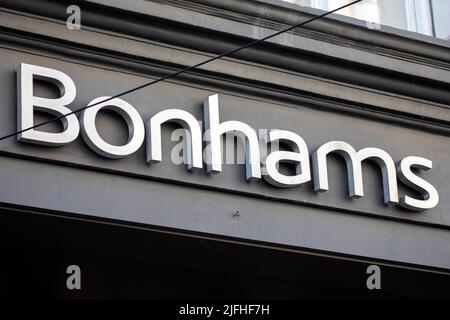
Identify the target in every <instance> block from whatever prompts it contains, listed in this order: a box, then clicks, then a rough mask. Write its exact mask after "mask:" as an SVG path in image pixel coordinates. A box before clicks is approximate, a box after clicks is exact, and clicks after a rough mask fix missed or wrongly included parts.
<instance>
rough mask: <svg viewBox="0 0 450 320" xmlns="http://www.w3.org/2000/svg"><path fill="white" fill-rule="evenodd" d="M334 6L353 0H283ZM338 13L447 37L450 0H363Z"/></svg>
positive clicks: (449, 25)
mask: <svg viewBox="0 0 450 320" xmlns="http://www.w3.org/2000/svg"><path fill="white" fill-rule="evenodd" d="M283 1H286V2H290V3H295V4H299V5H302V6H309V7H313V8H317V9H322V10H327V11H328V10H333V9H336V8H338V7H340V6H343V5H345V4H347V3H350V2H351V1H352V0H283ZM338 13H339V14H342V15H345V16H349V17H353V18H356V19H361V20H366V21H370V22H374V23H378V24H382V25H387V26H391V27H394V28H399V29H403V30H408V31H413V32H418V33H421V34H425V35H429V36H435V37H438V38H442V39H446V40H450V18H449V17H450V0H363V1H362V2H360V3H357V4H355V5H353V6H350V7H347V8H345V9H342V10H341V11H339V12H338Z"/></svg>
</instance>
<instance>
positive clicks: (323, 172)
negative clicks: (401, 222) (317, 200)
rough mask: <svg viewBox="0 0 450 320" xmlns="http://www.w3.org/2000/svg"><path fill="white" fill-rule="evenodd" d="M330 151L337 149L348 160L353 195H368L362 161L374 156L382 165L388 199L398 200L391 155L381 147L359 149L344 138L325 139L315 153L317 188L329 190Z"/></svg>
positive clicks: (349, 183)
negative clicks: (341, 139) (365, 192)
mask: <svg viewBox="0 0 450 320" xmlns="http://www.w3.org/2000/svg"><path fill="white" fill-rule="evenodd" d="M330 153H337V154H339V155H340V156H342V157H343V158H344V160H345V163H346V166H347V177H348V185H349V196H350V197H351V198H359V197H362V196H364V187H363V177H362V166H361V163H362V161H364V160H367V159H370V160H373V161H375V162H376V163H377V164H378V166H379V167H380V169H381V173H382V178H383V192H384V203H386V204H388V203H398V190H397V174H396V169H395V163H394V161H393V160H392V158H391V156H390V155H389V154H388V153H387V152H386V151H383V150H381V149H378V148H364V149H361V150H360V151H358V152H356V151H355V149H354V148H353V147H352V146H351V145H349V144H348V143H346V142H343V141H331V142H328V143H325V144H324V145H322V146H321V147H320V148H319V149H317V150H316V151H315V152H314V153H313V154H312V162H313V172H314V190H315V191H319V192H324V191H328V168H327V155H328V154H330Z"/></svg>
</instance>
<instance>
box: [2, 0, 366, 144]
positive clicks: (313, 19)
mask: <svg viewBox="0 0 450 320" xmlns="http://www.w3.org/2000/svg"><path fill="white" fill-rule="evenodd" d="M361 1H362V0H356V1H353V2H350V3H348V4H346V5H344V6H341V7H339V8H336V9H334V10H331V11H328V12H325V13H323V14H321V15H319V16H316V17H314V18H311V19H309V20H306V21H304V22H301V23H298V24H296V25H293V26H290V27H287V28H286V29H283V30H280V31H277V32H275V33H272V34H271V35H268V36H266V37H263V38H261V39H257V40H254V41H252V42H249V43H247V44H245V45H243V46H241V47H237V48H234V49H232V50H230V51H227V52H225V53H222V54H220V55H218V56H215V57H212V58H209V59H207V60H204V61H202V62H199V63H197V64H194V65H192V66H190V67H186V68H184V69H181V70H178V71H176V72H173V73H170V74H168V75H165V76H164V77H161V78H159V79H156V80H153V81H150V82H148V83H145V84H143V85H140V86H138V87H135V88H132V89H129V90H127V91H124V92H122V93H119V94H116V95H114V96H111V97H109V98H107V99H104V100H102V101H98V102H96V103H93V104H90V105H87V106H84V107H82V108H79V109H76V110H74V111H72V112H69V113H67V114H64V115H61V116H58V117H55V118H52V119H49V120H47V121H44V122H41V123H38V124H36V125H34V126H31V127H29V128H25V129H22V130H20V131H16V132H14V133H11V134H8V135H6V136H3V137H1V138H0V141H2V140H5V139H8V138H11V137H14V136H16V135H18V134H21V133H23V132H26V131H28V130H32V129H35V128H38V127H41V126H44V125H46V124H48V123H51V122H53V121H58V120H61V119H63V118H65V117H67V116H70V115H72V114H75V113H78V112H81V111H83V110H86V109H88V108H91V107H94V106H96V105H99V104H102V103H105V102H108V101H111V100H113V99H116V98H119V97H122V96H124V95H127V94H129V93H132V92H135V91H138V90H140V89H143V88H146V87H149V86H151V85H154V84H156V83H158V82H161V81H164V80H167V79H169V78H173V77H176V76H178V75H180V74H182V73H184V72H187V71H190V70H192V69H195V68H198V67H200V66H203V65H205V64H207V63H210V62H213V61H215V60H218V59H221V58H223V57H225V56H229V55H232V54H233V53H236V52H238V51H241V50H243V49H245V48H248V47H251V46H254V45H257V44H259V43H261V42H264V41H266V40H268V39H271V38H273V37H276V36H278V35H280V34H282V33H285V32H288V31H291V30H292V29H295V28H299V27H302V26H304V25H305V24H308V23H311V22H313V21H316V20H319V19H321V18H323V17H325V16H328V15H330V14H332V13H334V12H336V11H339V10H342V9H344V8H347V7H349V6H351V5H354V4H356V3H358V2H361Z"/></svg>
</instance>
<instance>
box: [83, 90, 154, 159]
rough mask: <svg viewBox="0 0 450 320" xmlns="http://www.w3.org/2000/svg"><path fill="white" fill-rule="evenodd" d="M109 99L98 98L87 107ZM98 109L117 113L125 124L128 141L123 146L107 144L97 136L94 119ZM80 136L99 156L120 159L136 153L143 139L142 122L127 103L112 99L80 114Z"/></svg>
mask: <svg viewBox="0 0 450 320" xmlns="http://www.w3.org/2000/svg"><path fill="white" fill-rule="evenodd" d="M109 98H110V97H99V98H96V99H94V100H92V101H91V102H90V103H89V105H93V104H96V103H99V102H101V101H104V100H106V99H109ZM100 109H109V110H112V111H115V112H117V113H118V114H119V115H120V116H121V117H122V118H123V119H124V120H125V122H126V123H127V127H128V141H127V143H126V144H125V145H123V146H116V145H112V144H110V143H107V142H106V141H105V140H103V139H102V138H101V137H100V135H99V134H98V131H97V128H96V126H95V118H96V117H97V113H98V112H99V111H100ZM80 123H81V135H82V137H83V140H84V141H85V142H86V144H87V145H88V146H89V147H90V148H91V149H92V150H94V151H95V152H96V153H98V154H99V155H101V156H104V157H106V158H111V159H120V158H124V157H126V156H129V155H131V154H132V153H134V152H136V151H137V150H138V149H139V148H140V147H141V145H142V143H143V142H144V139H145V128H144V122H143V121H142V118H141V116H140V115H139V113H138V112H137V110H136V109H135V108H134V107H133V106H132V105H131V104H129V103H128V102H126V101H124V100H122V99H119V98H114V99H111V100H109V101H107V102H104V103H99V104H97V105H95V106H93V107H89V108H87V109H85V110H83V111H82V113H81V119H80Z"/></svg>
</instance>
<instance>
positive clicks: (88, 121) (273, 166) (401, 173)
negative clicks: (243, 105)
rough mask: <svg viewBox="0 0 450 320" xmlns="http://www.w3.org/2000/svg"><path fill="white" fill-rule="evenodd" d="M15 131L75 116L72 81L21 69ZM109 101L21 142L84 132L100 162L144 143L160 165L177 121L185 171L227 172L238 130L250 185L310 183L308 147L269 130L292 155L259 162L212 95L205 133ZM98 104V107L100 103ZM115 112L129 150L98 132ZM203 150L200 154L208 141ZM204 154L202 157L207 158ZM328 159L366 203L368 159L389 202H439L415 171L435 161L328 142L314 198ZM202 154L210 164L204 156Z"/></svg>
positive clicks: (171, 116)
mask: <svg viewBox="0 0 450 320" xmlns="http://www.w3.org/2000/svg"><path fill="white" fill-rule="evenodd" d="M33 79H41V80H45V81H49V82H52V83H54V84H56V85H57V86H58V88H59V90H60V97H59V98H57V99H47V98H41V97H36V96H34V94H33ZM17 81H18V90H17V92H18V130H23V129H26V128H29V127H31V126H33V122H34V119H33V117H34V110H40V111H44V112H47V113H51V114H53V115H57V116H62V115H65V114H68V113H70V112H71V110H70V109H68V108H67V107H66V106H67V105H69V104H70V103H72V102H73V101H74V99H75V96H76V88H75V84H74V82H73V81H72V79H71V78H70V77H69V76H67V75H66V74H64V73H63V72H61V71H57V70H54V69H49V68H44V67H40V66H35V65H29V64H21V65H20V66H19V68H18V74H17ZM107 98H108V97H99V98H96V99H94V100H93V101H91V103H90V105H94V104H95V105H94V106H92V107H90V108H87V109H85V110H83V111H82V113H81V115H80V120H79V121H78V118H77V117H76V116H75V115H74V114H70V115H68V116H67V117H64V118H63V119H62V122H63V126H64V129H63V131H62V132H57V133H50V132H44V131H39V130H36V129H31V130H28V131H24V132H22V133H21V134H19V135H18V140H19V141H22V142H28V143H34V144H40V145H46V146H63V145H67V144H69V143H71V142H72V141H74V140H75V139H76V138H77V137H78V135H79V132H80V129H81V135H82V137H83V139H84V141H85V142H86V144H87V145H88V146H89V147H90V148H91V149H92V150H94V151H95V152H96V153H98V154H100V155H101V156H104V157H107V158H112V159H118V158H123V157H126V156H129V155H130V154H132V153H134V152H135V151H137V150H138V149H139V148H140V147H141V146H142V144H143V143H144V140H146V147H147V149H146V150H147V151H146V153H147V162H148V163H150V162H159V161H161V160H162V151H161V125H162V124H163V123H166V122H176V123H178V124H180V125H181V126H183V127H184V128H185V129H186V130H187V132H188V133H189V134H188V135H187V137H186V140H187V141H186V143H187V164H188V169H190V170H192V169H194V168H198V169H202V168H203V166H204V163H206V167H207V172H208V173H212V174H215V173H219V172H221V171H222V146H221V142H222V135H224V134H226V133H227V132H230V131H237V132H240V133H241V134H242V135H244V136H245V141H246V144H245V155H246V157H245V167H246V170H245V172H246V178H247V179H260V178H261V177H263V178H264V179H265V180H266V181H267V182H268V183H270V184H271V185H274V186H277V187H295V186H298V185H300V184H303V183H306V182H308V181H310V180H311V170H310V157H309V152H308V147H307V145H306V143H305V141H304V140H303V138H302V137H300V136H299V135H298V134H296V133H294V132H291V131H286V130H272V131H270V132H269V133H268V135H267V143H275V142H279V141H283V142H284V143H287V145H289V146H290V148H291V151H280V150H276V151H273V152H271V153H270V154H269V155H268V156H267V157H266V159H265V161H264V162H263V164H262V163H261V160H260V149H259V139H258V135H257V134H256V132H255V130H254V129H253V128H251V127H250V126H249V125H248V124H246V123H243V122H241V121H225V122H220V120H219V101H218V95H212V96H210V97H208V98H207V99H206V100H205V102H204V104H203V108H204V119H203V120H204V127H205V128H204V131H203V130H202V127H201V125H200V124H199V121H198V119H196V118H195V117H194V116H193V115H192V114H190V113H189V112H186V111H183V110H180V109H168V110H164V111H161V112H159V113H157V114H155V115H154V116H153V117H152V118H151V119H150V120H148V121H147V122H146V123H145V125H144V121H143V120H142V118H141V116H140V115H139V113H138V111H137V110H136V109H135V108H134V107H133V106H132V105H130V104H129V103H127V102H126V101H124V100H122V99H119V98H115V99H112V100H110V101H108V102H105V103H101V102H102V101H104V100H105V99H107ZM97 103H98V104H97ZM103 108H105V109H112V110H114V111H115V112H117V113H118V114H119V115H120V116H121V117H122V118H123V119H124V120H125V121H126V123H127V126H128V132H129V137H128V141H127V143H126V144H125V145H122V146H116V145H112V144H110V143H108V142H106V141H104V140H103V139H102V138H101V137H100V135H99V133H98V131H97V128H96V125H95V119H96V115H97V113H98V112H99V110H100V109H103ZM202 139H205V140H206V148H205V150H203V140H202ZM203 151H205V152H203ZM330 153H338V154H340V155H341V156H342V157H343V158H344V159H345V161H346V165H347V175H348V183H349V196H350V197H362V196H363V195H364V191H363V178H362V167H361V163H362V161H364V160H367V159H372V160H374V161H375V162H376V163H377V164H378V166H379V167H380V168H381V171H382V179H383V190H384V202H385V203H386V204H388V203H397V204H399V205H401V206H402V207H405V208H407V209H411V210H425V209H430V208H433V207H435V206H436V205H437V204H438V202H439V195H438V192H437V190H436V189H435V188H434V187H433V185H431V184H430V183H428V182H427V181H425V180H424V179H422V178H421V177H419V176H417V175H416V174H415V173H414V172H413V170H412V168H416V169H421V170H428V169H431V167H432V161H431V160H428V159H426V158H423V157H417V156H409V157H405V158H404V159H402V160H401V161H399V162H398V164H397V166H396V164H395V163H394V160H393V159H392V157H391V156H390V155H389V154H388V153H387V152H385V151H383V150H381V149H378V148H364V149H361V150H359V151H356V150H355V149H354V148H353V147H352V146H351V145H350V144H348V143H346V142H343V141H331V142H327V143H325V144H323V145H322V146H321V147H319V148H318V149H317V150H316V151H314V152H313V153H312V157H311V162H312V169H313V170H312V180H313V181H314V189H315V191H317V192H324V191H327V190H328V172H327V156H328V154H330ZM203 155H204V156H205V158H203ZM280 161H281V162H290V163H293V164H295V174H293V175H285V174H283V173H281V172H280V171H279V167H278V164H279V162H280ZM397 175H398V177H399V179H400V180H401V181H403V182H404V183H405V184H406V185H407V186H409V187H411V188H412V189H414V190H415V191H417V192H418V193H419V194H420V195H421V197H420V199H417V198H413V197H410V196H408V195H404V196H402V197H401V198H400V199H399V195H398V188H397Z"/></svg>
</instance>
